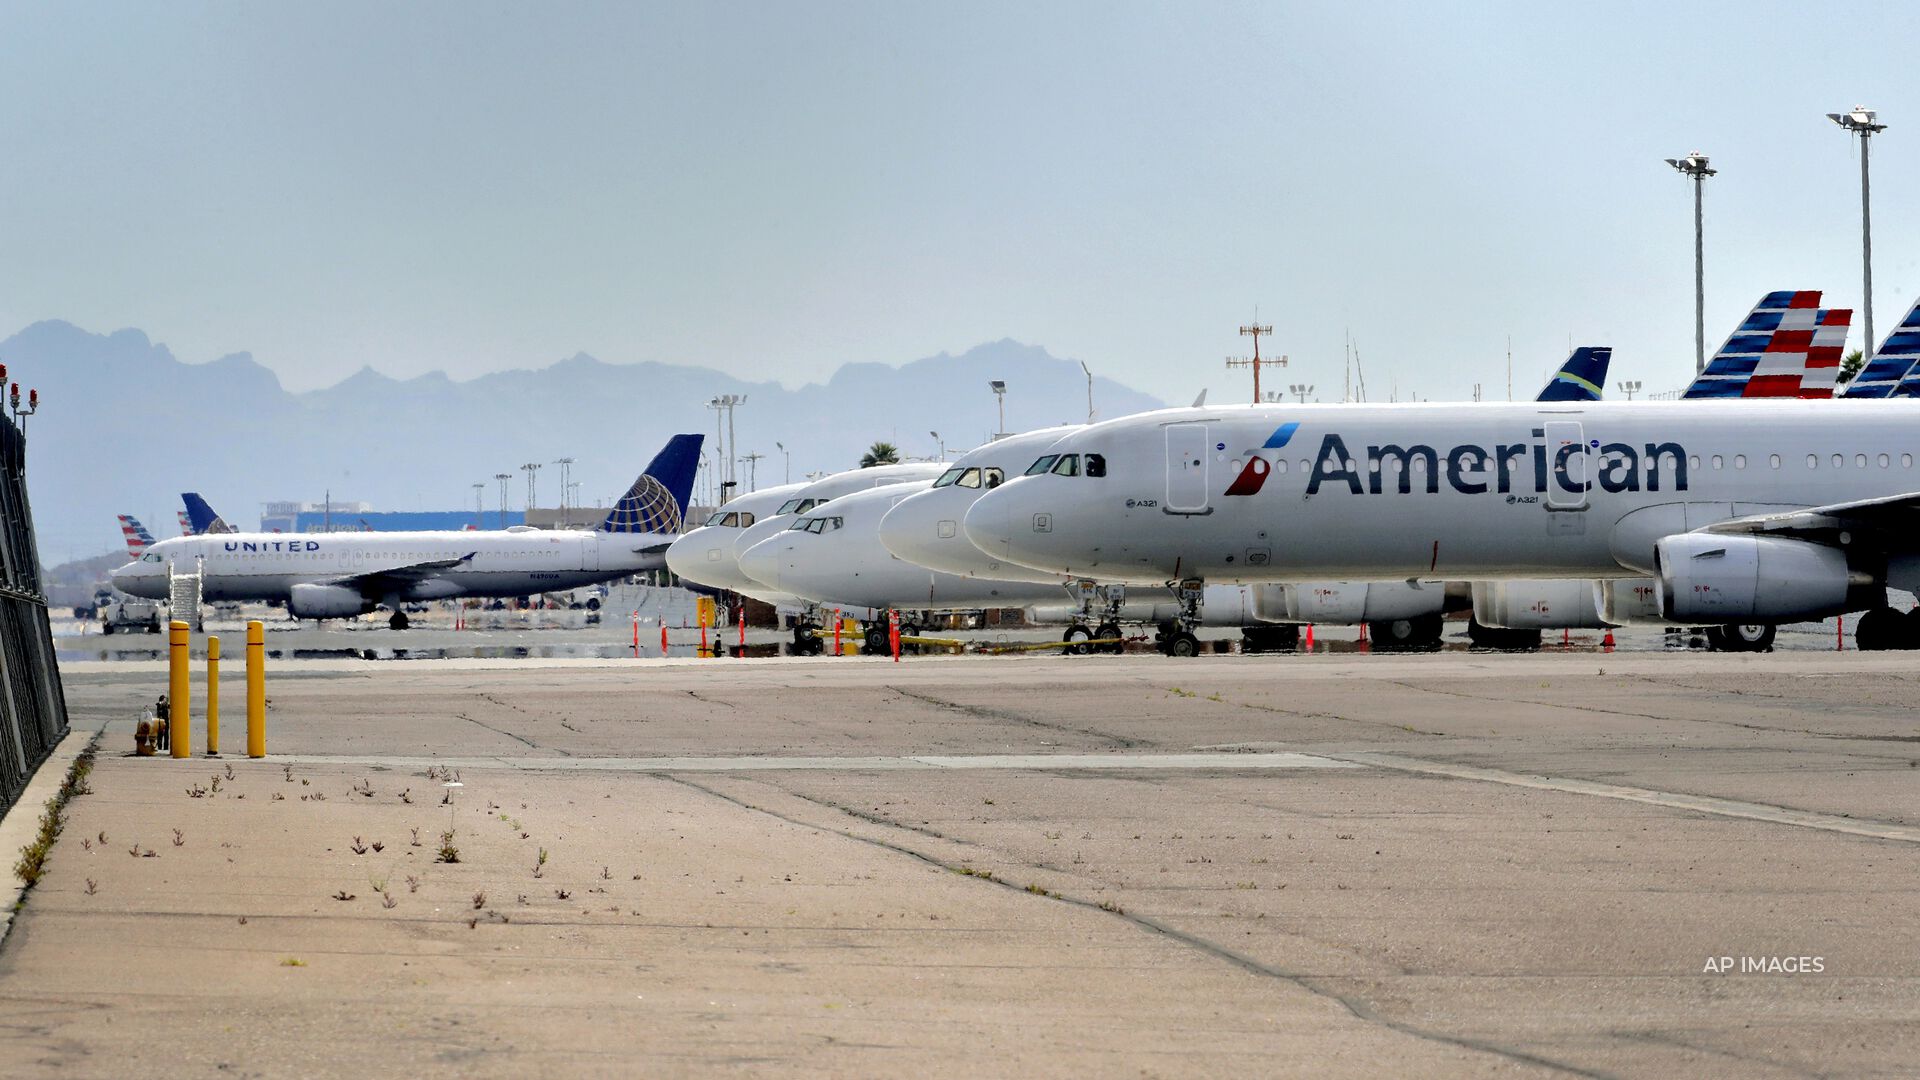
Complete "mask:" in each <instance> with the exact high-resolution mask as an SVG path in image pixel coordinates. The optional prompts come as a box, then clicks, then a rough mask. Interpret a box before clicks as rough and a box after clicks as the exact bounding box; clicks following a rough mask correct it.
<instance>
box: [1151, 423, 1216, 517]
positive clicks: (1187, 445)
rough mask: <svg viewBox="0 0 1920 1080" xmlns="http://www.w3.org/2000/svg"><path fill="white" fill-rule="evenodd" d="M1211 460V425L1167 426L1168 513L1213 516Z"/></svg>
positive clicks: (1166, 507) (1166, 508)
mask: <svg viewBox="0 0 1920 1080" xmlns="http://www.w3.org/2000/svg"><path fill="white" fill-rule="evenodd" d="M1207 457H1208V450H1207V425H1205V424H1168V425H1167V504H1166V506H1165V507H1164V508H1163V509H1165V510H1166V512H1167V513H1169V514H1205V513H1210V511H1209V510H1208V509H1207Z"/></svg>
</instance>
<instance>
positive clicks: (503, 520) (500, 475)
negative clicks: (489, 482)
mask: <svg viewBox="0 0 1920 1080" xmlns="http://www.w3.org/2000/svg"><path fill="white" fill-rule="evenodd" d="M493 478H494V479H495V480H498V481H500V527H501V528H503V529H504V528H506V527H507V481H509V480H511V479H513V474H512V473H506V472H497V473H494V474H493Z"/></svg>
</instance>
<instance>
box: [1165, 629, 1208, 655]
mask: <svg viewBox="0 0 1920 1080" xmlns="http://www.w3.org/2000/svg"><path fill="white" fill-rule="evenodd" d="M1163 648H1164V650H1165V651H1166V654H1167V655H1168V656H1180V657H1187V656H1199V655H1200V639H1199V638H1197V637H1194V636H1193V635H1192V634H1190V633H1188V632H1187V631H1185V630H1181V631H1178V632H1176V633H1173V634H1170V635H1168V637H1167V642H1166V644H1165V645H1164V646H1163Z"/></svg>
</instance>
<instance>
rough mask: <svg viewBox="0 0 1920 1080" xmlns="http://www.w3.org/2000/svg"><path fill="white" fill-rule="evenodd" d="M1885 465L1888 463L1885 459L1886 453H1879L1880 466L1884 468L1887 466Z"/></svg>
mask: <svg viewBox="0 0 1920 1080" xmlns="http://www.w3.org/2000/svg"><path fill="white" fill-rule="evenodd" d="M1887 465H1888V461H1887V455H1885V454H1881V455H1880V467H1881V468H1883V469H1884V468H1886V467H1887Z"/></svg>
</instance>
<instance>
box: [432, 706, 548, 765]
mask: <svg viewBox="0 0 1920 1080" xmlns="http://www.w3.org/2000/svg"><path fill="white" fill-rule="evenodd" d="M482 696H485V695H482ZM453 717H454V719H456V720H465V721H466V722H467V723H469V724H473V725H475V726H477V727H483V728H486V729H487V730H488V731H491V732H493V733H494V734H495V735H505V736H506V737H507V738H509V739H512V740H513V741H514V742H517V743H519V744H520V745H522V746H525V747H526V748H528V749H529V750H549V751H552V752H553V753H556V754H559V755H560V756H561V757H572V756H573V755H572V754H569V753H567V752H566V751H565V750H562V749H560V748H559V747H557V746H541V745H540V744H539V743H537V742H534V741H532V740H531V739H528V738H526V737H525V736H523V735H517V734H515V733H513V732H511V731H508V730H506V729H505V728H497V727H494V726H493V725H492V724H489V723H487V722H486V721H484V720H475V719H474V718H473V717H471V716H468V715H467V714H466V713H454V714H453Z"/></svg>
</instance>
